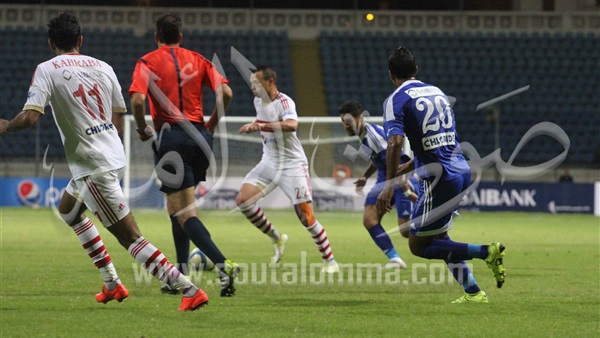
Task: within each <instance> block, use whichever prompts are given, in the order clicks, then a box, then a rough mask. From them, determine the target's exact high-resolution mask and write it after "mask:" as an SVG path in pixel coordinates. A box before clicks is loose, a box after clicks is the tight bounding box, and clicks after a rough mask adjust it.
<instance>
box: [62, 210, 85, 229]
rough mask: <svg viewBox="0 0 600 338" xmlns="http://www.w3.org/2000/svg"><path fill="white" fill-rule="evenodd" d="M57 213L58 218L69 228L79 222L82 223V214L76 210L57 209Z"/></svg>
mask: <svg viewBox="0 0 600 338" xmlns="http://www.w3.org/2000/svg"><path fill="white" fill-rule="evenodd" d="M58 213H59V214H60V217H61V218H62V219H63V221H65V223H67V224H68V225H69V226H73V225H75V224H77V223H79V222H81V221H83V214H80V213H79V212H78V211H77V210H75V209H73V210H61V209H60V208H59V210H58Z"/></svg>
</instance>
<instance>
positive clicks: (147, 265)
mask: <svg viewBox="0 0 600 338" xmlns="http://www.w3.org/2000/svg"><path fill="white" fill-rule="evenodd" d="M127 251H129V254H130V255H131V256H133V258H135V260H136V261H138V262H139V263H140V264H141V265H142V266H143V267H144V269H146V270H147V271H148V272H150V273H151V274H152V275H153V276H154V277H156V278H158V279H159V280H160V281H162V282H168V283H169V284H171V286H172V287H173V288H174V289H177V290H179V291H181V292H182V293H183V296H184V297H191V296H193V295H195V294H196V292H197V291H198V288H197V287H196V286H195V285H194V284H193V283H192V282H190V280H189V279H187V278H186V277H185V276H184V275H182V274H181V273H180V272H179V270H177V269H176V268H175V267H174V266H173V264H171V262H169V260H167V258H166V257H165V255H163V253H162V252H160V250H158V249H157V248H156V247H155V246H154V245H152V243H150V242H148V241H147V240H145V239H144V237H140V238H138V239H137V240H136V241H135V242H134V243H133V244H131V245H130V246H129V248H128V249H127Z"/></svg>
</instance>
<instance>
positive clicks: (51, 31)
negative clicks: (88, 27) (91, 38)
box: [48, 12, 81, 51]
mask: <svg viewBox="0 0 600 338" xmlns="http://www.w3.org/2000/svg"><path fill="white" fill-rule="evenodd" d="M80 36H81V26H79V21H77V18H76V17H75V15H73V13H70V12H62V13H59V14H58V15H57V16H56V17H54V18H53V19H52V20H50V22H48V38H50V40H51V41H52V42H53V43H54V44H55V45H56V47H57V48H58V49H60V50H63V51H71V50H73V49H75V48H77V41H78V39H79V37H80Z"/></svg>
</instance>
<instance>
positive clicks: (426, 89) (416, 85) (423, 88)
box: [403, 80, 445, 99]
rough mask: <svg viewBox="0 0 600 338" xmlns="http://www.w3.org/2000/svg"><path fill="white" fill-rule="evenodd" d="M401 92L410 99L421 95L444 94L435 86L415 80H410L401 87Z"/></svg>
mask: <svg viewBox="0 0 600 338" xmlns="http://www.w3.org/2000/svg"><path fill="white" fill-rule="evenodd" d="M403 93H404V94H405V95H406V96H408V97H409V98H411V99H416V98H419V97H423V96H432V95H445V94H444V92H443V91H442V90H441V89H440V88H438V87H437V86H434V85H432V84H429V83H424V82H421V81H417V80H414V81H410V83H408V85H407V86H406V87H405V88H403Z"/></svg>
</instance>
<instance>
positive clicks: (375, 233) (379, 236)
mask: <svg viewBox="0 0 600 338" xmlns="http://www.w3.org/2000/svg"><path fill="white" fill-rule="evenodd" d="M367 231H368V232H369V235H371V238H373V242H375V244H377V246H378V247H379V248H380V249H381V251H383V253H384V254H385V255H386V256H388V258H394V257H399V256H398V253H397V252H396V249H394V245H393V244H392V240H391V239H390V236H388V235H387V234H386V233H385V230H383V227H382V226H381V224H377V225H375V226H373V227H371V228H369V229H367Z"/></svg>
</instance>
